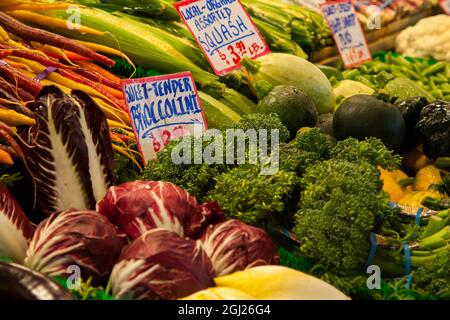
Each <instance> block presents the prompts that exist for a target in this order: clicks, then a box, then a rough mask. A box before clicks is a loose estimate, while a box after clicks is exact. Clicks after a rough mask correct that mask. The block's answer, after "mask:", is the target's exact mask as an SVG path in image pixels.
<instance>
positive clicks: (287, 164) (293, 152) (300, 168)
mask: <svg viewBox="0 0 450 320" xmlns="http://www.w3.org/2000/svg"><path fill="white" fill-rule="evenodd" d="M320 160H321V158H320V155H319V154H318V153H316V152H309V151H304V150H301V149H299V147H298V146H297V145H296V144H295V143H292V142H290V143H288V144H284V145H281V147H280V169H281V170H285V171H293V172H295V173H297V175H299V176H301V175H302V174H304V173H305V171H306V169H307V168H308V167H310V166H312V165H313V164H315V163H317V162H318V161H320Z"/></svg>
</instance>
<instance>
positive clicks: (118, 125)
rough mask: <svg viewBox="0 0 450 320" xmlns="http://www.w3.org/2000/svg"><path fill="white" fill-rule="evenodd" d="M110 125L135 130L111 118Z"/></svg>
mask: <svg viewBox="0 0 450 320" xmlns="http://www.w3.org/2000/svg"><path fill="white" fill-rule="evenodd" d="M108 126H109V127H110V128H121V129H125V130H129V131H131V130H133V129H132V128H131V127H130V126H128V125H126V124H123V123H119V122H116V121H114V120H110V119H108Z"/></svg>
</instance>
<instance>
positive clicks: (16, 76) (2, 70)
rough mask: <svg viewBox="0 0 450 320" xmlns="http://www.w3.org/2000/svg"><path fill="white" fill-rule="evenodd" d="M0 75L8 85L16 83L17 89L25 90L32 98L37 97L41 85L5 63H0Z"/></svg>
mask: <svg viewBox="0 0 450 320" xmlns="http://www.w3.org/2000/svg"><path fill="white" fill-rule="evenodd" d="M0 74H1V75H2V76H3V78H4V79H5V80H7V81H8V82H9V83H16V84H17V85H18V87H20V88H22V89H25V90H27V91H28V92H29V93H30V94H32V95H33V96H35V95H37V94H38V93H39V91H41V89H42V85H41V84H40V83H39V82H37V81H35V80H33V79H30V78H28V77H26V76H25V75H24V74H23V73H22V72H20V71H19V70H17V69H14V68H12V67H11V66H10V65H8V64H7V63H4V62H3V63H1V62H0Z"/></svg>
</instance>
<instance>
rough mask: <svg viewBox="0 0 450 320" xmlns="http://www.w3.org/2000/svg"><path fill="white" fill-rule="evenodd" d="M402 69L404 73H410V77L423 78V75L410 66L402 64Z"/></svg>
mask: <svg viewBox="0 0 450 320" xmlns="http://www.w3.org/2000/svg"><path fill="white" fill-rule="evenodd" d="M400 70H401V71H402V72H403V73H405V74H406V75H409V76H410V78H413V79H415V80H421V79H422V77H421V76H420V75H418V74H417V73H416V72H414V71H412V70H411V69H409V68H406V67H404V66H402V67H400Z"/></svg>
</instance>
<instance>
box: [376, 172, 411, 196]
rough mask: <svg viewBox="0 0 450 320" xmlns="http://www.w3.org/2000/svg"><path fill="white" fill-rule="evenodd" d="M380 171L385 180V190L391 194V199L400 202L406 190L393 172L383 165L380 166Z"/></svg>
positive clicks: (382, 178)
mask: <svg viewBox="0 0 450 320" xmlns="http://www.w3.org/2000/svg"><path fill="white" fill-rule="evenodd" d="M378 171H380V178H381V180H383V190H384V192H386V193H387V194H388V195H389V199H390V200H391V201H394V202H398V201H399V200H400V199H401V198H403V196H404V195H405V192H404V191H403V189H402V188H401V187H400V185H399V184H398V182H397V181H396V180H395V178H394V176H393V174H392V173H391V172H389V171H387V170H385V169H383V168H381V167H378Z"/></svg>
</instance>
